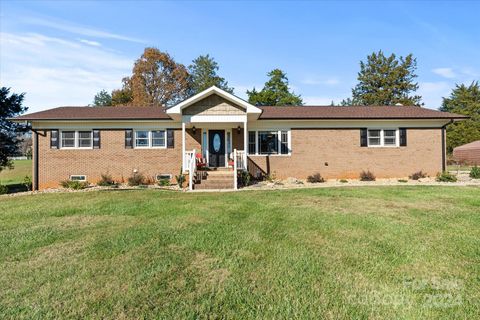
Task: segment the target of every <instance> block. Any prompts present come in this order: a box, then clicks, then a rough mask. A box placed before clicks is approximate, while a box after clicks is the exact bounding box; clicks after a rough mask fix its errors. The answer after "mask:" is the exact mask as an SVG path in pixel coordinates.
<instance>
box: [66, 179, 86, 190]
mask: <svg viewBox="0 0 480 320" xmlns="http://www.w3.org/2000/svg"><path fill="white" fill-rule="evenodd" d="M60 185H61V186H62V187H64V188H67V189H73V190H80V189H85V188H86V187H88V182H86V181H84V182H82V181H71V180H64V181H61V182H60Z"/></svg>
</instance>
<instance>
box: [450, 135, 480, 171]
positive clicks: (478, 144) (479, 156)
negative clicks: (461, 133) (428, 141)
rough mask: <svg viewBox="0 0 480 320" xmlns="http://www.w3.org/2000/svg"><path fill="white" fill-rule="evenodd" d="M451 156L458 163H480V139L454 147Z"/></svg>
mask: <svg viewBox="0 0 480 320" xmlns="http://www.w3.org/2000/svg"><path fill="white" fill-rule="evenodd" d="M453 158H454V159H455V161H456V162H458V163H459V164H470V165H480V140H478V141H474V142H470V143H467V144H464V145H463V146H459V147H456V148H454V149H453Z"/></svg>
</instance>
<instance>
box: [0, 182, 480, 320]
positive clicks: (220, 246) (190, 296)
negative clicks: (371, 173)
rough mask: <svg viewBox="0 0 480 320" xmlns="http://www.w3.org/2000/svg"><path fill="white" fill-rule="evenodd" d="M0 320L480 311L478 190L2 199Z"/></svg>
mask: <svg viewBox="0 0 480 320" xmlns="http://www.w3.org/2000/svg"><path fill="white" fill-rule="evenodd" d="M0 288H1V290H0V318H28V319H31V318H36V319H49V318H51V319H52V318H97V319H98V318H108V319H118V318H166V319H175V318H206V317H207V316H209V317H210V318H237V319H243V318H251V319H255V318H269V319H272V318H332V319H338V318H384V319H392V318H403V319H415V318H416V319H419V318H438V319H440V318H458V319H474V318H477V317H478V315H479V314H480V189H479V188H475V187H426V186H423V187H420V186H419V187H409V186H402V187H362V188H348V187H347V188H319V189H303V190H290V191H281V190H279V191H248V192H235V193H233V192H230V193H177V192H168V191H159V190H135V191H119V190H117V191H99V192H79V193H61V194H40V195H33V196H19V197H2V198H0Z"/></svg>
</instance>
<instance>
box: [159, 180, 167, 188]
mask: <svg viewBox="0 0 480 320" xmlns="http://www.w3.org/2000/svg"><path fill="white" fill-rule="evenodd" d="M158 185H159V186H161V187H168V186H169V185H170V179H160V180H158Z"/></svg>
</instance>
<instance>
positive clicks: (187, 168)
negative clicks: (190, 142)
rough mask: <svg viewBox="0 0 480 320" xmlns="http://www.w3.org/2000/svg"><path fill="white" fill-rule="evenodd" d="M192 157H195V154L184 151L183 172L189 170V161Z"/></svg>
mask: <svg viewBox="0 0 480 320" xmlns="http://www.w3.org/2000/svg"><path fill="white" fill-rule="evenodd" d="M192 155H193V156H194V157H195V152H194V151H185V154H184V158H185V160H184V161H183V163H184V165H185V167H184V168H183V171H184V172H186V171H188V170H190V161H191V159H192Z"/></svg>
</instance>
